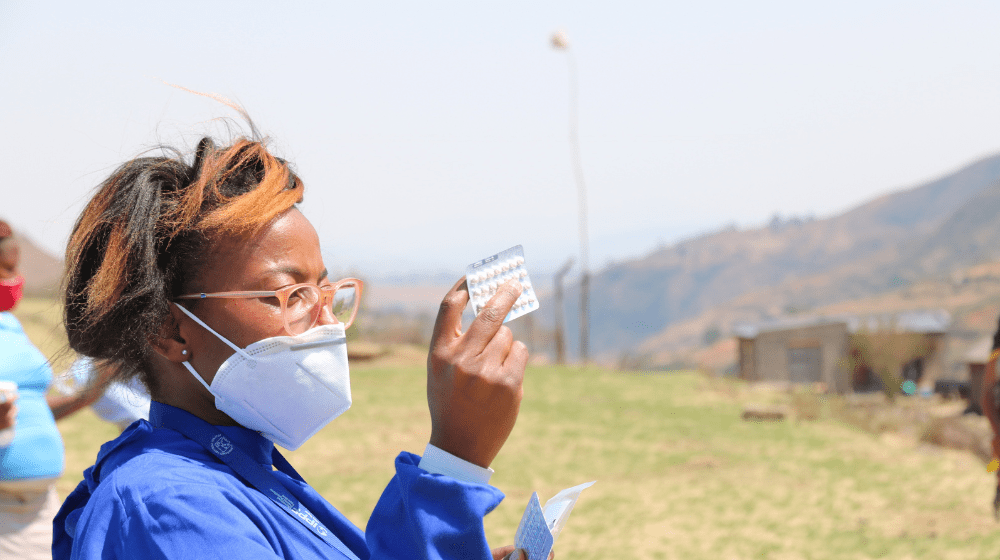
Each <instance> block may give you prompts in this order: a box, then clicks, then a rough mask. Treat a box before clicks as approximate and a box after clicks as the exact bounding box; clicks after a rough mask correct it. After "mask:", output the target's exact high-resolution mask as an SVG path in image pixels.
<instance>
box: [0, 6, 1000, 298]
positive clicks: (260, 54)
mask: <svg viewBox="0 0 1000 560" xmlns="http://www.w3.org/2000/svg"><path fill="white" fill-rule="evenodd" d="M998 24H1000V3H998V2H995V1H977V0H970V1H966V2H961V3H951V2H922V1H914V0H909V1H905V2H903V1H896V0H886V1H882V2H869V1H853V0H846V1H841V2H837V3H814V2H792V1H787V2H783V1H771V0H762V1H760V2H754V3H747V2H738V1H721V0H707V1H704V2H672V1H670V2H668V1H645V2H632V1H627V0H626V1H619V2H614V3H611V2H570V1H531V2H523V1H519V0H512V1H508V2H503V3H486V2H475V3H474V2H435V1H428V2H420V3H416V2H381V3H377V4H374V3H362V2H340V1H329V2H315V3H307V2H299V3H294V4H292V3H276V2H255V1H250V0H244V1H240V2H227V1H217V2H188V1H174V2H170V3H144V2H90V3H71V2H61V3H43V2H16V1H13V0H0V131H3V134H0V154H2V155H0V158H2V159H0V162H2V165H3V168H4V170H5V172H4V173H3V179H2V181H3V183H2V185H0V192H2V193H3V204H2V206H0V216H2V217H3V218H5V219H7V220H8V221H10V222H12V224H13V225H14V227H15V228H16V229H18V230H20V231H22V232H24V233H26V234H27V235H29V236H30V237H31V238H32V239H33V240H35V241H37V242H38V243H39V244H40V245H42V246H43V247H44V248H46V249H48V250H49V251H50V252H52V253H55V254H61V253H62V251H63V247H64V245H65V243H66V240H67V239H68V236H69V233H70V231H71V228H72V225H73V222H74V220H75V218H76V217H77V215H78V214H79V213H80V211H81V209H82V208H83V205H84V204H85V203H86V201H87V200H88V198H89V196H90V195H91V194H92V192H93V189H94V187H95V186H96V185H98V184H99V183H100V182H101V180H103V179H104V178H105V177H107V176H108V175H109V174H110V173H111V171H113V170H114V169H115V167H116V166H117V165H119V164H121V163H122V162H124V161H126V160H127V159H129V158H132V157H135V156H136V155H139V154H141V153H143V151H144V150H148V149H150V148H153V147H155V146H157V145H160V144H168V145H172V146H176V147H178V148H181V149H182V150H190V149H191V148H193V146H194V145H195V143H196V142H197V140H198V139H199V138H200V136H201V135H203V134H213V135H216V136H218V137H222V138H226V137H227V135H228V134H229V133H230V132H229V131H230V130H231V128H232V127H229V128H227V127H226V126H225V124H224V123H223V122H222V121H220V119H221V118H226V117H228V118H236V119H237V122H238V116H237V115H236V114H235V113H234V112H233V111H232V110H230V109H229V108H227V107H225V106H224V105H221V104H220V103H218V102H215V101H213V100H211V99H206V98H204V97H199V96H196V95H192V94H190V93H187V92H185V91H182V90H180V89H177V88H174V87H171V86H170V85H168V84H177V85H180V86H183V87H186V88H190V89H193V90H197V91H201V92H210V93H214V94H219V95H222V96H225V97H227V98H229V99H232V100H234V101H237V102H239V103H240V104H242V105H243V106H244V107H245V108H246V109H247V111H248V112H249V113H250V115H251V116H252V117H253V119H254V121H255V123H256V125H257V126H258V128H260V129H261V130H262V131H264V132H265V133H267V134H268V136H269V137H270V139H271V146H272V148H273V150H274V151H275V152H276V153H277V154H278V155H280V156H282V157H284V158H286V159H288V160H290V161H292V162H293V163H294V166H295V169H296V170H297V172H298V173H299V175H300V176H301V177H302V178H303V180H304V181H305V184H306V198H305V202H304V204H303V206H302V209H303V211H304V212H305V214H306V215H307V216H308V217H309V218H310V219H311V220H312V222H313V223H314V225H315V226H316V228H317V230H318V232H319V234H320V239H321V242H322V244H323V247H324V255H325V257H326V260H327V266H328V267H329V268H330V269H331V271H334V272H336V271H342V272H345V273H346V272H352V273H358V274H363V275H367V276H372V277H384V278H390V277H395V276H399V275H407V274H413V273H417V274H431V273H439V272H443V273H446V274H452V275H453V276H454V277H456V278H457V277H459V276H461V274H462V273H463V272H464V270H465V267H466V265H468V264H469V263H471V262H473V261H476V260H478V259H480V258H482V257H485V256H488V255H491V254H493V253H496V252H498V251H500V250H503V249H506V248H507V247H511V246H513V245H516V244H522V245H523V246H524V251H525V255H526V258H527V260H528V265H529V267H530V268H531V269H532V270H537V271H539V272H541V273H545V272H551V271H553V270H555V269H556V268H558V267H559V266H560V265H561V264H562V263H563V262H564V261H565V260H566V259H567V258H569V257H575V258H577V261H578V262H579V251H580V241H579V222H578V198H577V193H578V191H577V184H576V182H575V181H574V175H573V167H572V162H571V151H570V136H569V127H570V94H569V92H570V87H571V74H570V72H569V65H568V55H567V53H566V52H562V51H557V50H554V49H553V48H551V46H550V44H549V38H550V36H551V34H552V33H553V32H554V31H556V30H562V31H564V32H565V34H566V35H567V37H568V39H569V42H570V52H571V53H572V56H573V57H574V59H575V61H576V67H577V74H576V76H577V88H578V89H577V91H578V93H579V97H578V99H579V106H578V131H579V136H578V137H579V145H580V154H581V161H582V169H583V176H584V178H585V183H586V191H587V204H588V209H589V213H588V234H589V236H590V240H591V257H590V262H591V268H593V269H597V268H600V267H601V266H603V265H605V264H607V263H609V262H613V261H616V260H620V259H626V258H631V257H635V256H638V255H642V254H644V253H646V252H649V251H651V250H653V249H654V248H656V247H658V246H662V245H666V244H670V243H673V242H676V241H677V240H679V239H683V238H686V237H690V236H694V235H697V234H700V233H703V232H707V231H711V230H714V229H719V228H722V227H728V226H730V225H733V224H735V225H736V226H738V227H754V226H757V225H760V224H763V223H766V222H767V221H768V220H769V219H770V218H771V217H772V216H774V215H775V214H778V215H781V216H785V217H789V216H808V215H812V216H817V217H824V216H829V215H834V214H837V213H839V212H841V211H843V210H846V209H848V208H850V207H853V206H855V205H857V204H860V203H862V202H864V201H866V200H869V199H871V198H874V197H876V196H879V195H881V194H884V193H887V192H890V191H894V190H898V189H901V188H907V187H912V186H916V185H918V184H920V183H922V182H924V181H926V180H930V179H933V178H936V177H938V176H941V175H944V174H947V173H949V172H951V171H954V170H956V169H958V168H960V167H962V166H963V165H966V164H968V163H971V162H972V161H974V160H976V159H979V158H981V157H985V156H988V155H992V154H994V153H996V152H1000V34H998V33H997V32H996V29H997V25H998Z"/></svg>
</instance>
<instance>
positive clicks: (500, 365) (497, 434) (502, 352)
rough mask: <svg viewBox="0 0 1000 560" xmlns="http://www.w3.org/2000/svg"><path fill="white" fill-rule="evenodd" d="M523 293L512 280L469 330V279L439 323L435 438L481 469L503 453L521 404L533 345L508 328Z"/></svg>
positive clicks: (434, 353)
mask: <svg viewBox="0 0 1000 560" xmlns="http://www.w3.org/2000/svg"><path fill="white" fill-rule="evenodd" d="M520 295H521V285H520V283H519V282H517V281H516V280H512V281H509V282H507V283H506V284H504V285H503V286H501V287H500V289H499V290H497V293H496V295H494V296H493V298H492V299H490V301H489V302H487V303H486V306H485V307H484V308H483V309H482V310H481V311H480V312H479V315H478V316H477V317H476V318H475V320H473V321H472V325H471V326H470V327H469V330H468V331H467V332H465V333H463V332H462V312H463V311H464V310H465V306H466V304H467V303H468V302H469V291H468V286H467V285H466V283H465V279H464V278H463V279H462V280H461V281H459V282H458V283H457V284H455V286H453V287H452V289H451V291H449V292H448V295H446V296H445V298H444V301H442V302H441V310H440V311H439V312H438V317H437V322H436V323H435V324H434V335H433V337H432V338H431V350H430V355H429V356H428V357H427V403H428V405H429V406H430V409H431V441H430V442H431V444H432V445H434V446H435V447H438V448H440V449H442V450H444V451H447V452H448V453H451V454H452V455H455V456H456V457H459V458H461V459H464V460H466V461H468V462H470V463H473V464H475V465H479V466H481V467H489V466H490V463H492V462H493V459H494V457H496V456H497V453H499V452H500V448H501V447H503V444H504V442H505V441H507V436H509V435H510V432H511V430H512V429H514V422H515V421H516V420H517V413H518V410H520V407H521V396H522V395H523V389H522V386H521V384H522V382H523V380H524V368H525V366H526V365H527V363H528V349H527V348H526V347H525V346H524V344H522V343H520V342H516V341H515V340H514V336H513V334H511V332H510V329H508V328H507V327H505V326H503V320H504V317H506V316H507V313H509V312H510V309H511V307H512V306H513V305H514V302H515V301H517V298H518V296H520Z"/></svg>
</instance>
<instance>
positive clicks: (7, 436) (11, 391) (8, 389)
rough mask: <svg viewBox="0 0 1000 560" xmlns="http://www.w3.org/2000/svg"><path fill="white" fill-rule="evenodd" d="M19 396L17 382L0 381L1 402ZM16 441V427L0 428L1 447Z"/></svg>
mask: <svg viewBox="0 0 1000 560" xmlns="http://www.w3.org/2000/svg"><path fill="white" fill-rule="evenodd" d="M16 396H17V383H14V382H13V381H0V403H5V402H7V401H9V400H10V399H13V398H14V397H16ZM13 441H14V427H13V426H11V427H10V428H7V429H6V430H0V447H7V446H8V445H10V444H11V442H13Z"/></svg>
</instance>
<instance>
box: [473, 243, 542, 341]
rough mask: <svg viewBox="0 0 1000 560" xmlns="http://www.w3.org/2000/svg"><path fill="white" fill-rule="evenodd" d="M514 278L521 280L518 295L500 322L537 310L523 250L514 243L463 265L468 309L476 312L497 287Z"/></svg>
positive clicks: (495, 291)
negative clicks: (469, 306)
mask: <svg viewBox="0 0 1000 560" xmlns="http://www.w3.org/2000/svg"><path fill="white" fill-rule="evenodd" d="M514 278H516V279H517V280H519V281H520V282H521V288H522V290H521V297H519V298H517V301H516V302H515V303H514V307H513V308H511V310H510V313H508V314H507V317H505V318H504V320H503V322H504V323H506V322H507V321H510V320H511V319H517V318H518V317H520V316H522V315H527V314H528V313H531V312H532V311H534V310H536V309H538V297H537V296H536V295H535V288H534V287H532V285H531V278H530V277H529V276H528V269H527V268H525V267H524V249H523V248H522V247H521V246H520V245H518V246H516V247H511V248H510V249H507V250H506V251H501V252H499V253H497V254H495V255H493V256H492V257H486V258H485V259H482V260H480V261H476V262H474V263H472V264H470V265H469V266H468V267H466V269H465V282H466V284H467V285H468V286H469V299H470V300H471V303H472V311H473V312H474V313H475V314H476V315H479V312H480V311H481V310H482V309H483V306H484V305H486V302H488V301H489V300H490V298H491V297H493V296H494V294H496V293H497V290H498V289H499V288H500V286H503V285H504V284H505V283H506V282H507V281H508V280H511V279H514Z"/></svg>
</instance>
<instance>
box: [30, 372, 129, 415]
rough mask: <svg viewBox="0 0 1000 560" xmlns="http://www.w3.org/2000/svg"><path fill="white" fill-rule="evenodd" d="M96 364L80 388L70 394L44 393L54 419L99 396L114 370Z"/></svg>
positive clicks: (81, 406)
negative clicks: (92, 372) (91, 373)
mask: <svg viewBox="0 0 1000 560" xmlns="http://www.w3.org/2000/svg"><path fill="white" fill-rule="evenodd" d="M98 364H99V362H94V365H93V368H94V374H93V375H91V376H90V379H88V381H87V383H86V384H85V385H84V387H83V388H82V389H81V390H79V391H76V392H75V393H73V394H71V395H61V394H58V393H56V392H52V391H50V392H49V393H48V394H47V395H45V400H46V401H47V402H48V404H49V408H51V409H52V416H55V418H56V420H60V419H62V418H65V417H66V416H69V415H70V414H73V413H74V412H76V411H78V410H80V409H81V408H83V407H85V406H90V405H91V404H93V402H94V401H96V400H97V399H99V398H101V395H103V394H104V391H105V390H106V389H107V387H108V383H109V382H110V381H111V378H112V377H113V375H114V370H113V369H112V368H110V367H106V366H103V365H98Z"/></svg>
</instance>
